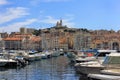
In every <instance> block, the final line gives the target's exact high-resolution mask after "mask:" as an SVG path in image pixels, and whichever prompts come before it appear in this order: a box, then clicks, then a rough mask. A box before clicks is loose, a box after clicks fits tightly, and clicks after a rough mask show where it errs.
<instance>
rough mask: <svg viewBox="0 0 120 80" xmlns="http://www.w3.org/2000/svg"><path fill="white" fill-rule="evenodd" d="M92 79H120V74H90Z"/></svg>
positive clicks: (89, 76)
mask: <svg viewBox="0 0 120 80" xmlns="http://www.w3.org/2000/svg"><path fill="white" fill-rule="evenodd" d="M87 77H88V78H90V80H92V79H93V80H120V76H114V75H105V74H88V76H87Z"/></svg>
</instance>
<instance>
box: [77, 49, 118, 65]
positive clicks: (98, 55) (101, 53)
mask: <svg viewBox="0 0 120 80" xmlns="http://www.w3.org/2000/svg"><path fill="white" fill-rule="evenodd" d="M113 52H117V51H116V50H97V52H96V54H95V55H94V56H84V57H81V56H80V57H77V58H76V60H75V61H76V62H77V63H80V62H88V61H95V60H96V58H97V59H99V60H103V59H104V57H105V56H106V55H107V54H110V53H113ZM82 55H84V53H82Z"/></svg>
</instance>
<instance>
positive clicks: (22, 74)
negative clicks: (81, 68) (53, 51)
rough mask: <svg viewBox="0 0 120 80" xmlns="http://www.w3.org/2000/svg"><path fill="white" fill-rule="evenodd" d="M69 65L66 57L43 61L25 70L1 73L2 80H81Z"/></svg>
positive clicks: (11, 70) (10, 70)
mask: <svg viewBox="0 0 120 80" xmlns="http://www.w3.org/2000/svg"><path fill="white" fill-rule="evenodd" d="M68 64H69V60H68V58H66V57H65V56H60V57H56V58H51V59H46V60H41V61H37V62H33V63H31V64H30V65H27V66H26V67H24V68H20V69H19V68H16V69H5V70H4V71H0V80H79V75H76V74H75V71H74V67H73V66H71V65H68ZM80 80H82V79H80Z"/></svg>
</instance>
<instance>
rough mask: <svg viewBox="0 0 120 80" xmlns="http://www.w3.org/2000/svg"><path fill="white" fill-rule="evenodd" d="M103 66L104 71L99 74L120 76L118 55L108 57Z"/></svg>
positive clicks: (113, 54)
mask: <svg viewBox="0 0 120 80" xmlns="http://www.w3.org/2000/svg"><path fill="white" fill-rule="evenodd" d="M103 65H104V66H106V69H104V70H102V71H101V73H103V74H110V75H117V76H120V53H111V54H110V55H108V56H107V57H106V58H105V61H104V62H103Z"/></svg>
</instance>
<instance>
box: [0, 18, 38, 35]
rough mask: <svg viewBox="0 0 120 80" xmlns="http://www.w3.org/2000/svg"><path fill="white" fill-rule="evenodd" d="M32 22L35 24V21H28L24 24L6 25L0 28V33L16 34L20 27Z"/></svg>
mask: <svg viewBox="0 0 120 80" xmlns="http://www.w3.org/2000/svg"><path fill="white" fill-rule="evenodd" d="M34 22H37V19H28V20H26V21H24V22H17V23H13V24H11V25H8V26H2V27H0V31H1V32H3V31H4V32H8V33H10V32H16V31H19V28H20V27H24V26H28V25H30V24H32V23H34Z"/></svg>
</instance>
